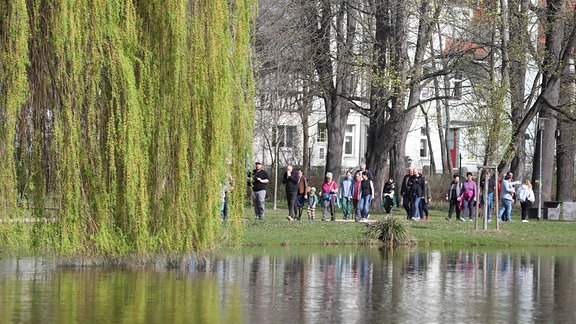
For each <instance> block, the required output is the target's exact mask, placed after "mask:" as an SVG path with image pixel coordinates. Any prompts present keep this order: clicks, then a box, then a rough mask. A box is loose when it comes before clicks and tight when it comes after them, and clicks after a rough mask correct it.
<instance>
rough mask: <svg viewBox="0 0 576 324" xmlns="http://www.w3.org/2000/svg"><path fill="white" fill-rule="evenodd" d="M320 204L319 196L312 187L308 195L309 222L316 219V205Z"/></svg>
mask: <svg viewBox="0 0 576 324" xmlns="http://www.w3.org/2000/svg"><path fill="white" fill-rule="evenodd" d="M317 204H318V196H317V195H316V188H315V187H311V188H310V193H309V194H308V220H314V219H316V205H317Z"/></svg>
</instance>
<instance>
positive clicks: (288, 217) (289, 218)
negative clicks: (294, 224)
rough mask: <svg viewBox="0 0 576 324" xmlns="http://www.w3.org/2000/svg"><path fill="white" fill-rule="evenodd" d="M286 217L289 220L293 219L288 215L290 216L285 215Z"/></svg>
mask: <svg viewBox="0 0 576 324" xmlns="http://www.w3.org/2000/svg"><path fill="white" fill-rule="evenodd" d="M286 219H288V220H289V221H292V220H294V218H292V217H290V216H286Z"/></svg>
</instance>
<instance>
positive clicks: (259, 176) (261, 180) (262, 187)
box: [248, 162, 270, 220]
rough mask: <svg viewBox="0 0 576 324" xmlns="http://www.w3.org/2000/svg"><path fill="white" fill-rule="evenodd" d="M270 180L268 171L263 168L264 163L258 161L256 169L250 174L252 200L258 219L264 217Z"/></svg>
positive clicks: (249, 182)
mask: <svg viewBox="0 0 576 324" xmlns="http://www.w3.org/2000/svg"><path fill="white" fill-rule="evenodd" d="M268 182H270V179H269V178H268V173H266V171H264V170H263V169H262V163H260V162H256V164H255V169H254V170H253V171H252V173H251V174H249V175H248V184H249V185H250V186H251V187H252V202H253V203H254V213H255V214H256V220H263V219H264V199H266V185H267V184H268Z"/></svg>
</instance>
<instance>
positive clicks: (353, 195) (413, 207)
mask: <svg viewBox="0 0 576 324" xmlns="http://www.w3.org/2000/svg"><path fill="white" fill-rule="evenodd" d="M255 165H256V166H255V169H254V170H253V171H252V172H251V173H250V174H249V177H248V181H249V184H250V185H251V187H252V192H253V203H254V213H255V215H256V219H257V220H262V219H263V218H264V199H265V196H266V186H267V184H268V183H269V181H270V180H269V177H268V174H267V173H266V171H264V170H263V169H262V164H261V163H260V162H256V164H255ZM282 182H283V183H284V185H285V188H286V201H287V204H288V216H286V218H287V219H288V220H300V219H302V216H303V213H304V211H305V210H306V214H307V216H308V219H309V220H314V219H316V207H317V206H318V204H320V206H321V207H322V208H323V211H322V221H326V220H327V219H328V216H330V221H335V220H336V207H339V208H342V211H343V214H344V219H345V220H348V219H354V220H355V221H357V222H362V221H367V220H368V219H369V217H370V206H371V203H372V200H373V198H374V195H375V191H374V179H373V176H372V173H371V172H370V171H369V170H367V169H366V164H362V165H361V166H360V170H358V171H356V172H355V173H354V174H352V172H351V171H348V172H346V176H345V177H344V178H343V179H342V181H341V182H340V184H338V183H336V182H335V181H334V176H333V174H332V173H331V172H327V173H326V176H325V178H324V181H323V183H322V186H321V188H320V192H318V193H317V190H316V188H315V187H310V186H309V185H308V181H307V179H306V177H304V175H303V174H302V169H300V168H298V169H297V170H296V171H294V168H293V166H291V165H288V166H286V168H285V172H284V174H283V175H282ZM484 185H485V184H484V180H482V182H481V189H483V188H484ZM516 187H518V189H516ZM395 188H396V184H395V183H394V180H393V179H389V180H388V181H387V182H386V183H385V184H384V188H383V191H382V197H381V198H382V206H383V207H384V209H385V210H386V212H387V213H390V212H391V210H392V207H393V206H396V205H397V202H396V196H395ZM478 191H479V188H478V187H477V185H476V182H475V181H474V180H473V174H472V173H471V172H468V173H467V174H466V179H465V180H464V181H463V182H460V175H459V174H454V175H453V177H452V181H451V182H450V184H449V186H448V189H447V191H446V194H445V199H446V201H447V202H448V203H449V210H448V215H447V216H446V220H448V221H450V220H452V215H453V214H454V213H455V214H456V219H457V220H460V221H466V219H468V220H469V221H472V220H473V217H474V211H475V210H474V209H475V208H476V207H477V201H476V199H477V198H476V197H477V196H478ZM495 193H496V194H498V195H499V198H500V201H501V202H502V208H500V210H499V211H498V220H499V221H511V217H510V214H511V210H512V205H513V203H514V202H515V201H519V202H520V206H521V208H522V222H528V219H527V215H528V209H529V208H530V205H531V204H532V203H533V202H534V200H535V197H534V192H533V190H532V185H531V183H530V181H528V180H525V181H524V182H523V183H520V182H519V181H514V180H513V174H512V172H508V173H506V174H505V175H503V177H502V180H501V181H499V182H498V183H496V181H495V177H494V176H492V177H491V178H490V179H489V180H488V192H484V193H483V195H482V197H481V202H482V203H484V201H485V202H486V203H485V205H486V208H487V209H488V213H487V214H488V221H491V208H492V202H493V198H494V194H495ZM400 196H402V206H403V208H404V210H405V211H406V217H407V219H409V220H414V221H427V220H429V217H430V214H429V211H428V204H429V203H430V201H431V200H432V196H431V194H430V187H429V183H428V180H427V179H426V178H425V177H424V176H423V175H422V174H421V173H419V172H418V170H417V169H415V168H409V169H408V173H407V174H406V175H405V176H404V178H403V180H402V185H401V189H400Z"/></svg>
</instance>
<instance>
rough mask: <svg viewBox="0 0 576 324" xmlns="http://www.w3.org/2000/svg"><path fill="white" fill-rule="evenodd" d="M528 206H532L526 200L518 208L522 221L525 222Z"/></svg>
mask: <svg viewBox="0 0 576 324" xmlns="http://www.w3.org/2000/svg"><path fill="white" fill-rule="evenodd" d="M530 206H532V203H531V202H529V201H528V200H526V201H525V202H521V203H520V207H521V208H522V220H525V219H526V217H527V216H528V209H530Z"/></svg>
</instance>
